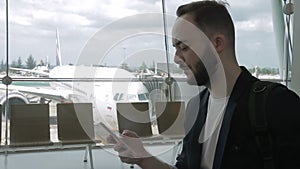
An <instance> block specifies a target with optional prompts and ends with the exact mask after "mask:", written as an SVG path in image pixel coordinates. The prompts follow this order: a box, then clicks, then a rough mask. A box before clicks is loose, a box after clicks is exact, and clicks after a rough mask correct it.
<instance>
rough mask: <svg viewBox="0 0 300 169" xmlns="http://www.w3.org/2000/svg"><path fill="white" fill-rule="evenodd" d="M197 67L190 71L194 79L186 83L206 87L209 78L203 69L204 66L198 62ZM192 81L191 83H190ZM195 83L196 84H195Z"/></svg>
mask: <svg viewBox="0 0 300 169" xmlns="http://www.w3.org/2000/svg"><path fill="white" fill-rule="evenodd" d="M196 65H197V66H196V67H195V68H194V69H192V68H191V67H190V69H191V70H192V72H193V75H194V78H193V79H190V80H189V81H188V83H189V84H197V85H198V86H202V85H206V84H208V82H209V76H208V73H207V71H206V69H205V66H204V64H203V63H202V62H201V61H198V62H197V64H196ZM192 81H193V82H192ZM195 82H196V83H195Z"/></svg>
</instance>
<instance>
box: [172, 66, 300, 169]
mask: <svg viewBox="0 0 300 169" xmlns="http://www.w3.org/2000/svg"><path fill="white" fill-rule="evenodd" d="M242 70H243V71H242V73H241V75H240V76H239V78H238V79H237V82H236V84H235V86H234V88H233V91H232V94H231V96H230V98H229V101H228V104H227V107H226V111H225V114H224V119H223V123H222V127H221V131H220V135H219V140H218V143H217V147H216V153H215V158H214V163H213V169H263V159H262V156H261V155H260V153H259V151H258V148H257V144H256V142H255V139H254V137H253V133H252V128H251V126H250V119H249V110H248V100H249V92H250V88H251V85H252V84H253V83H254V82H255V81H257V80H258V79H257V78H255V77H254V76H252V75H251V74H250V73H249V72H248V71H247V70H246V69H245V68H244V67H242ZM208 97H209V92H208V90H207V89H205V90H204V91H202V92H201V93H200V95H199V96H196V97H194V98H192V99H191V100H190V101H189V103H188V105H187V109H186V113H187V114H189V113H193V111H198V115H197V119H196V120H195V123H193V124H194V125H193V126H192V127H191V128H190V129H189V128H188V127H187V126H186V128H187V130H188V133H187V135H186V136H185V138H184V139H183V149H182V152H181V154H180V155H179V156H178V157H177V163H176V167H177V168H178V169H199V168H200V164H201V153H202V144H199V143H198V138H199V134H200V131H201V129H202V127H203V125H204V123H205V119H206V113H207V103H208ZM199 99H200V100H201V102H199ZM266 106H267V120H268V126H269V130H270V133H271V136H272V139H273V145H274V147H273V151H274V161H275V166H276V169H299V168H300V100H299V96H298V95H297V94H295V93H294V92H293V91H291V90H289V89H287V88H286V87H279V88H275V89H274V90H273V92H272V93H270V95H269V96H268V101H267V105H266ZM195 107H196V108H195Z"/></svg>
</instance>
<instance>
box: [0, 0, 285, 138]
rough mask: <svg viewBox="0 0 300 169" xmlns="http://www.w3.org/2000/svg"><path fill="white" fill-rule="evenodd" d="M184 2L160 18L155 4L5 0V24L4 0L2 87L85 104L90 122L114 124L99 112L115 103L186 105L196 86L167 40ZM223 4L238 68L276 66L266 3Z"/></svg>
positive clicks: (23, 95) (25, 96)
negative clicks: (7, 82) (5, 82)
mask: <svg viewBox="0 0 300 169" xmlns="http://www.w3.org/2000/svg"><path fill="white" fill-rule="evenodd" d="M187 2H190V1H186V0H185V1H181V0H166V1H165V9H166V13H167V15H166V17H165V20H164V18H163V12H162V11H163V6H162V4H163V3H162V2H161V1H160V0H151V1H149V0H123V1H114V0H105V1H103V0H102V1H101V0H88V1H82V0H72V1H70V0H46V1H26V0H14V1H8V25H6V17H5V5H6V1H4V0H2V1H0V12H1V13H2V14H1V15H0V24H1V25H2V26H1V27H0V39H1V41H0V51H2V52H1V53H0V70H1V72H0V74H1V78H2V77H3V76H5V75H6V74H5V73H6V67H5V65H6V62H7V61H8V64H9V67H10V69H9V70H8V72H9V74H8V75H9V76H10V77H12V79H13V84H12V86H13V87H9V88H10V89H14V90H13V91H14V92H16V91H17V93H18V95H17V97H18V98H19V99H20V100H22V101H23V102H24V103H33V104H36V103H51V104H52V103H53V104H55V103H58V102H91V103H93V104H94V105H95V106H94V109H95V112H96V113H98V115H96V116H94V120H96V121H97V120H99V119H100V120H101V118H106V117H104V116H106V115H107V117H109V118H113V120H114V119H115V118H116V117H115V116H116V115H115V114H113V115H112V114H109V113H102V112H103V111H100V110H105V111H107V112H111V111H112V110H115V109H116V106H115V103H116V102H117V101H120V102H121V101H141V102H145V101H149V100H151V99H153V98H154V99H158V98H159V99H161V100H169V99H170V98H172V99H173V100H183V101H185V102H187V101H188V100H189V99H190V98H191V97H192V96H193V95H195V94H196V93H197V92H199V89H198V88H196V87H191V86H189V85H187V84H186V82H185V80H184V74H183V71H182V70H180V69H179V68H178V66H177V65H176V64H175V63H174V61H173V55H174V49H173V47H172V42H171V31H172V25H173V23H174V21H175V19H176V16H175V13H176V8H177V7H178V6H179V5H181V4H184V3H187ZM227 2H228V3H229V4H230V6H229V7H228V9H229V11H230V12H231V14H232V16H233V20H234V23H235V25H236V53H237V58H238V61H239V63H240V64H241V65H245V66H246V67H248V68H253V67H255V66H258V67H262V68H265V67H268V68H274V69H277V68H278V63H279V60H278V56H277V53H278V52H277V49H276V44H275V36H274V31H273V22H272V11H271V4H270V2H269V1H261V0H244V1H240V0H227ZM164 22H165V23H166V26H167V27H166V29H164ZM7 26H8V32H6V28H7ZM165 34H166V36H165ZM7 35H8V36H7ZM6 38H8V42H9V43H8V44H7V39H6ZM165 42H167V44H166V43H165ZM7 45H8V47H9V48H8V49H9V51H6V47H7ZM166 51H168V52H166ZM7 52H8V53H7ZM6 56H8V60H7V58H6ZM26 69H27V70H26ZM28 70H30V71H28ZM168 73H170V74H169V75H170V76H172V77H175V78H177V82H176V84H173V85H174V86H172V87H170V86H168V85H167V84H165V82H164V79H165V78H167V77H168ZM160 78H161V79H160ZM29 87H30V88H29ZM2 90H3V91H5V88H4V89H2ZM51 90H52V92H51ZM171 90H172V91H171ZM152 91H154V92H152ZM170 91H171V92H170ZM160 92H161V93H160ZM2 95H5V92H3V93H2ZM158 95H159V96H158ZM9 96H13V95H12V90H10V91H9V93H8V96H6V97H9ZM0 97H1V98H2V96H0ZM0 101H1V100H0ZM4 103H5V99H4V100H3V102H1V104H2V105H4ZM103 105H104V106H103ZM53 116H55V114H53ZM2 119H3V123H4V121H5V118H2ZM113 120H112V121H113ZM112 124H115V123H112ZM4 128H5V127H4ZM3 130H4V129H3ZM4 134H5V132H2V139H1V141H2V143H3V142H4V141H3V140H4V139H5V136H4Z"/></svg>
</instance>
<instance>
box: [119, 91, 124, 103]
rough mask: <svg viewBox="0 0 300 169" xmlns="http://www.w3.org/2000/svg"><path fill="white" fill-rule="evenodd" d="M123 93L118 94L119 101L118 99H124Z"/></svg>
mask: <svg viewBox="0 0 300 169" xmlns="http://www.w3.org/2000/svg"><path fill="white" fill-rule="evenodd" d="M123 95H124V94H123V93H121V94H120V96H119V101H120V100H124V98H123Z"/></svg>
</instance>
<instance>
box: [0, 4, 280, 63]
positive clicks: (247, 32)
mask: <svg viewBox="0 0 300 169" xmlns="http://www.w3.org/2000/svg"><path fill="white" fill-rule="evenodd" d="M188 2H190V0H184V1H179V0H174V1H166V2H165V4H166V10H167V13H168V14H169V15H172V16H174V15H175V10H176V9H177V7H178V6H179V5H181V4H184V3H188ZM227 2H228V3H229V4H230V6H229V7H228V8H229V11H230V13H232V16H233V19H234V22H235V24H236V32H237V39H238V42H240V41H242V42H243V43H244V44H245V46H244V47H242V45H243V44H242V45H240V46H241V49H242V50H240V49H239V54H240V53H241V54H240V55H239V57H241V58H244V57H245V56H243V55H248V53H249V50H246V49H247V47H246V46H247V45H248V46H251V44H249V43H254V44H272V43H271V42H266V40H271V39H270V38H268V37H267V36H273V34H272V31H273V30H272V17H271V5H270V2H269V1H261V0H244V1H240V0H227ZM161 4H162V3H161V1H160V0H120V1H116V0H88V1H82V0H72V1H68V0H45V1H35V0H14V1H9V6H10V8H9V10H10V15H9V19H10V25H9V26H10V38H11V39H10V41H11V43H10V45H11V52H10V56H11V58H12V59H15V58H18V57H19V56H21V57H24V59H25V58H26V57H27V56H28V54H29V53H31V54H33V56H34V57H35V56H36V57H40V58H42V59H43V58H45V57H46V56H49V59H50V62H52V63H54V60H53V59H54V56H55V29H56V28H59V30H60V38H61V39H60V40H61V45H62V54H63V60H65V62H66V63H74V62H75V61H76V57H78V56H79V55H80V52H81V49H82V48H84V46H85V43H86V42H87V41H88V40H89V38H91V37H92V36H93V35H94V34H95V33H96V32H97V31H99V30H100V29H101V28H103V27H105V26H107V25H108V24H112V23H113V22H116V21H118V20H120V19H122V18H124V17H126V16H131V17H130V19H129V20H127V21H126V22H123V23H122V24H121V26H120V25H118V26H116V27H111V29H112V30H114V31H122V30H138V29H146V28H157V30H160V31H162V30H163V29H162V18H161V19H157V18H155V17H151V15H147V17H142V18H141V17H138V15H136V14H141V13H148V12H159V13H161V12H162V6H161ZM0 12H1V13H5V3H4V1H0ZM135 15H136V17H134V16H135ZM0 24H2V25H5V16H4V15H0ZM168 24H169V26H171V25H172V20H168ZM0 30H1V32H0V37H5V34H4V32H5V30H4V27H0ZM112 32H113V31H111V32H108V33H111V34H108V35H110V36H113V33H112ZM169 33H170V32H169ZM253 37H255V38H256V39H253ZM247 38H250V39H253V40H251V41H248V40H247ZM147 40H149V39H147ZM162 41H163V39H160V40H157V39H153V41H152V42H151V43H147V42H145V41H143V40H141V41H140V42H137V44H139V46H142V45H145V47H149V44H152V45H153V46H155V47H156V45H154V44H155V43H156V44H161V42H162ZM131 43H132V42H131ZM0 45H1V46H5V45H4V42H3V41H2V42H0ZM124 45H126V44H124ZM127 46H128V49H127V50H128V51H130V48H131V47H132V48H134V46H133V45H132V44H130V45H127ZM170 46H171V45H170ZM257 47H258V46H257ZM271 47H272V46H270V48H271ZM162 48H164V46H162ZM273 48H275V46H273ZM121 51H122V50H121ZM269 53H270V55H275V54H276V53H275V50H271V51H269ZM120 54H121V53H120ZM0 57H1V58H4V56H2V55H1V54H0ZM266 59H268V58H266ZM241 60H243V59H241ZM269 60H270V61H269V62H273V63H272V64H273V65H276V64H277V63H276V62H274V61H273V60H274V59H273V60H272V59H269ZM253 62H255V61H249V64H252V63H253Z"/></svg>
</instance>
